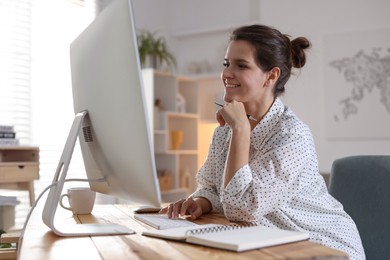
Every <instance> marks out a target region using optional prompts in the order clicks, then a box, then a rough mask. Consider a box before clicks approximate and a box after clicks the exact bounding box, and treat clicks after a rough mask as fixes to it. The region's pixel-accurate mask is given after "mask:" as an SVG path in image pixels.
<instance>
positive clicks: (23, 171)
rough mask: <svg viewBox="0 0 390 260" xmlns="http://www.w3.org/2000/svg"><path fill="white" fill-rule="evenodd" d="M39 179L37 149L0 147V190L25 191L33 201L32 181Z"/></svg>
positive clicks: (31, 201) (31, 202)
mask: <svg viewBox="0 0 390 260" xmlns="http://www.w3.org/2000/svg"><path fill="white" fill-rule="evenodd" d="M38 178H39V148H38V147H30V146H0V189H14V190H27V191H28V192H29V196H30V206H32V205H33V203H34V201H35V194H34V180H37V179H38Z"/></svg>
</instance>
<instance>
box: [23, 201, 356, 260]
mask: <svg viewBox="0 0 390 260" xmlns="http://www.w3.org/2000/svg"><path fill="white" fill-rule="evenodd" d="M41 215H42V211H41V210H40V209H39V208H38V209H35V211H34V212H33V214H32V216H31V219H30V221H29V223H28V225H27V229H26V231H25V234H24V238H23V243H22V245H21V249H20V250H21V252H20V258H19V259H20V260H24V259H28V260H33V259H73V260H75V259H88V260H92V259H114V260H117V259H241V258H242V259H314V258H315V259H325V258H326V259H330V258H331V259H348V258H347V256H346V255H345V254H344V253H342V252H340V251H337V250H334V249H331V248H328V247H325V246H321V245H319V244H316V243H313V242H310V241H302V242H296V243H290V244H286V245H280V246H273V247H268V248H263V249H259V250H251V251H247V252H242V253H235V252H229V251H224V250H219V249H213V248H208V247H203V246H197V245H191V244H186V243H182V242H174V241H168V240H163V239H157V238H151V237H146V236H142V235H141V232H142V231H143V230H146V229H152V228H151V227H149V226H147V225H145V224H143V223H141V222H138V221H136V220H134V218H133V212H132V207H131V206H128V205H95V208H94V210H93V212H92V214H91V215H79V216H78V217H77V218H76V217H73V216H72V214H71V212H69V211H65V210H63V209H61V208H60V207H59V208H58V210H57V218H61V219H63V220H64V221H65V222H66V223H76V222H77V223H96V222H108V221H110V222H114V223H117V224H121V225H124V226H127V227H129V228H131V229H133V230H134V231H136V234H132V235H115V236H114V235H113V236H94V237H58V236H56V235H55V234H54V233H52V232H51V231H50V229H49V228H48V227H47V226H46V225H44V223H43V222H42V217H41ZM196 222H197V223H200V224H204V223H222V224H223V223H227V220H226V219H224V218H223V217H222V216H221V215H218V214H208V215H205V216H203V217H202V218H201V219H199V220H197V221H196Z"/></svg>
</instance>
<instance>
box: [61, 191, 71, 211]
mask: <svg viewBox="0 0 390 260" xmlns="http://www.w3.org/2000/svg"><path fill="white" fill-rule="evenodd" d="M64 197H68V201H69V195H68V194H62V195H61V197H60V205H61V207H63V208H64V209H67V210H70V211H72V208H71V207H67V206H65V205H64V204H63V203H62V200H63V198H64Z"/></svg>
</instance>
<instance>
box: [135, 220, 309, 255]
mask: <svg viewBox="0 0 390 260" xmlns="http://www.w3.org/2000/svg"><path fill="white" fill-rule="evenodd" d="M142 234H143V235H145V236H151V237H157V238H163V239H170V240H177V241H183V242H187V243H192V244H198V245H203V246H208V247H214V248H219V249H225V250H230V251H236V252H241V251H246V250H252V249H258V248H263V247H268V246H275V245H281V244H286V243H291V242H296V241H301V240H306V239H309V233H308V232H297V231H289V230H282V229H276V228H268V227H264V226H224V225H215V224H210V225H201V226H199V227H195V228H194V227H189V228H188V227H185V228H174V229H166V230H148V231H144V232H143V233H142Z"/></svg>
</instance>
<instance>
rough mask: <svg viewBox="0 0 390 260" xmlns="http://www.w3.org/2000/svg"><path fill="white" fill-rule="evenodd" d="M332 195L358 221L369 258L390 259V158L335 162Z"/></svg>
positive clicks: (355, 157)
mask: <svg viewBox="0 0 390 260" xmlns="http://www.w3.org/2000/svg"><path fill="white" fill-rule="evenodd" d="M329 193H330V194H331V195H333V196H334V197H335V198H336V199H337V200H338V201H340V202H341V203H342V204H343V206H344V209H345V211H346V212H347V213H348V214H349V215H350V216H351V217H352V219H353V220H354V221H355V223H356V226H357V228H358V230H359V233H360V236H361V239H362V243H363V247H364V250H365V253H366V257H367V259H368V260H371V259H390V156H382V155H366V156H350V157H345V158H341V159H337V160H335V161H334V162H333V165H332V171H331V175H330V180H329Z"/></svg>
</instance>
